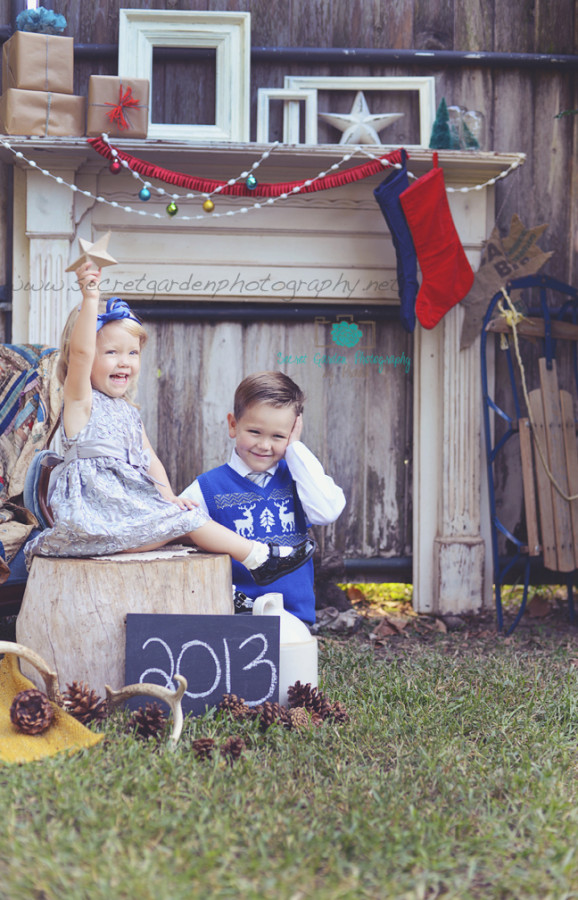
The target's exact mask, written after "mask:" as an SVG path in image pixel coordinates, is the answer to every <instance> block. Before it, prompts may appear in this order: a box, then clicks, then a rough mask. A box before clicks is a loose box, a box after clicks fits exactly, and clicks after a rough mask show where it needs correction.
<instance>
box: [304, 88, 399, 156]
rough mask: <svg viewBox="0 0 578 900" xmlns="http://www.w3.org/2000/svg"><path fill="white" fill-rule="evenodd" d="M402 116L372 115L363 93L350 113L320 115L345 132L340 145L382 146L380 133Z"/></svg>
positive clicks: (356, 99)
mask: <svg viewBox="0 0 578 900" xmlns="http://www.w3.org/2000/svg"><path fill="white" fill-rule="evenodd" d="M402 116H403V113H381V114H377V115H376V114H372V113H370V112H369V107H368V105H367V100H366V99H365V95H364V93H363V91H358V93H357V94H356V96H355V100H354V101H353V106H352V107H351V112H350V113H319V117H320V118H321V119H325V121H326V122H328V123H329V124H330V125H333V127H334V128H339V130H340V131H342V132H343V134H342V135H341V140H340V141H339V143H340V144H381V141H380V140H379V134H378V132H380V131H382V130H383V129H384V128H387V126H388V125H392V124H393V123H394V122H395V121H397V119H401V117H402Z"/></svg>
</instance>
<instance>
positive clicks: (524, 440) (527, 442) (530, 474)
mask: <svg viewBox="0 0 578 900" xmlns="http://www.w3.org/2000/svg"><path fill="white" fill-rule="evenodd" d="M518 427H519V435H520V455H521V457H522V478H523V484H524V509H525V513H526V533H527V539H528V553H529V555H530V556H539V555H540V538H539V532H538V508H537V506H536V484H535V480H534V460H533V457H532V437H531V431H530V420H529V419H520V421H519V422H518Z"/></svg>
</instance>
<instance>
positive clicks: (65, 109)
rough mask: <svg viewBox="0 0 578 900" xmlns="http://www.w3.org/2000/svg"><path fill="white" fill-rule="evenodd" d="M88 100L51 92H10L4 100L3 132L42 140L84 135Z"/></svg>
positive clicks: (0, 106)
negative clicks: (42, 138)
mask: <svg viewBox="0 0 578 900" xmlns="http://www.w3.org/2000/svg"><path fill="white" fill-rule="evenodd" d="M85 108H86V99H85V98H84V97H76V96H74V95H71V94H52V93H49V92H48V91H20V90H18V89H17V88H9V89H8V90H7V91H5V92H4V93H3V94H2V96H1V97H0V131H1V132H2V133H3V134H24V135H27V136H39V137H80V136H81V135H83V134H84V114H85Z"/></svg>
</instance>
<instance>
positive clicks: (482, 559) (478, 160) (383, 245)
mask: <svg viewBox="0 0 578 900" xmlns="http://www.w3.org/2000/svg"><path fill="white" fill-rule="evenodd" d="M5 140H6V141H8V142H9V144H10V146H11V147H12V148H13V149H14V150H15V151H17V152H19V153H21V154H23V157H27V158H28V159H30V160H33V161H34V162H35V163H36V166H33V167H31V166H30V165H29V164H28V163H27V162H26V161H25V159H24V158H22V157H20V158H18V157H16V156H15V154H14V153H13V152H11V151H10V150H9V149H8V148H7V147H4V146H1V145H0V159H1V160H2V161H3V162H8V163H12V164H14V259H13V272H14V296H13V331H14V333H13V339H14V340H15V341H19V342H26V341H29V342H33V343H36V342H39V343H47V344H54V343H55V342H57V341H58V338H59V335H60V332H61V329H62V326H63V323H64V320H65V318H66V315H67V313H68V310H69V309H70V308H71V306H72V303H73V302H74V296H73V294H72V293H71V292H70V287H69V286H68V287H67V285H69V282H68V281H67V276H65V275H64V270H65V268H66V266H67V265H68V264H69V263H70V261H71V260H72V259H75V258H76V257H77V256H78V255H79V246H78V239H79V237H83V238H86V239H92V240H95V239H96V238H97V237H98V236H99V235H101V234H103V233H104V232H106V231H108V230H111V231H113V232H114V237H113V240H112V242H111V251H112V253H113V255H115V256H116V257H117V258H118V259H119V265H118V266H116V267H115V268H114V272H115V277H118V278H119V279H120V285H121V286H120V287H119V288H118V289H115V290H114V293H122V295H123V296H125V297H126V299H128V300H129V302H134V301H135V299H139V297H138V295H136V294H134V293H132V294H131V291H130V290H129V288H128V284H129V282H130V283H131V284H132V283H134V282H133V281H130V280H131V279H135V278H136V277H137V276H138V273H142V272H143V271H146V272H147V273H148V275H149V276H150V277H154V278H155V279H156V281H157V282H160V280H161V279H165V280H166V279H168V277H169V276H170V278H171V288H170V290H173V287H172V286H173V284H175V285H177V287H176V288H175V289H174V292H173V293H172V294H170V293H167V294H166V296H161V295H160V293H159V295H158V296H157V297H156V299H157V300H158V302H159V303H162V302H163V300H174V299H176V300H180V301H186V300H195V299H207V296H208V295H207V292H206V291H205V294H204V295H203V291H202V290H201V289H199V292H198V293H196V294H195V292H194V290H189V289H187V291H184V290H183V292H182V293H179V290H180V288H179V287H178V285H179V279H181V280H183V281H185V276H186V275H187V273H188V272H189V271H190V270H191V269H192V268H194V271H195V277H198V278H200V279H201V281H199V283H201V282H202V279H207V278H209V276H210V277H213V275H214V273H218V277H219V278H223V279H227V278H228V279H230V282H229V283H230V284H232V283H233V280H234V279H235V278H241V279H245V280H246V281H247V282H248V280H249V279H258V278H259V277H261V276H263V275H266V274H267V273H269V275H270V279H272V280H274V279H275V278H279V279H284V280H285V283H287V282H288V279H290V278H295V279H297V278H299V279H300V281H299V284H300V285H301V284H302V283H303V284H306V285H307V284H308V279H310V280H312V281H314V279H316V278H318V279H321V278H329V279H331V278H333V280H334V282H333V283H334V284H335V285H336V287H335V290H333V289H332V290H331V291H329V292H328V293H327V294H325V295H324V296H323V297H321V298H320V297H319V296H317V297H315V293H314V291H313V289H311V288H309V287H307V289H306V288H303V293H302V294H299V295H296V296H295V297H294V298H291V299H295V300H298V301H299V302H305V303H307V302H311V303H312V302H316V303H319V302H320V301H321V302H325V303H327V305H328V309H332V310H333V311H334V310H335V309H336V308H338V307H339V304H340V303H341V304H342V303H343V302H346V299H347V302H348V303H349V304H350V305H351V304H355V303H359V304H365V303H368V302H373V303H387V304H396V303H398V302H399V300H398V297H397V288H396V287H395V279H396V271H395V252H394V248H393V245H392V242H391V238H390V236H389V232H388V230H387V228H386V226H385V223H384V221H383V217H382V215H381V212H380V211H379V208H378V206H377V204H376V203H375V199H374V197H373V195H372V189H373V188H374V187H375V186H376V185H377V184H378V183H379V182H380V181H381V180H382V179H383V178H384V177H385V174H386V170H384V171H380V172H378V173H376V174H375V175H374V176H371V177H370V178H368V179H366V180H364V181H360V182H356V183H354V184H350V185H347V186H343V187H341V188H339V189H338V190H335V191H321V192H315V193H310V194H297V195H295V196H291V197H289V198H288V200H286V201H282V202H280V203H276V204H275V205H274V206H268V207H267V208H266V209H264V208H263V209H260V210H259V211H252V212H250V214H247V215H236V216H231V217H227V216H221V217H219V218H216V217H215V216H212V217H211V216H210V215H207V216H200V217H199V220H197V221H192V220H191V221H190V222H188V221H186V220H185V219H184V218H181V220H180V221H179V217H178V216H176V217H175V218H174V219H170V218H169V217H168V216H166V214H164V208H165V206H166V203H167V198H166V196H165V197H164V198H158V197H152V198H151V200H150V201H148V204H147V205H146V208H147V210H151V209H156V210H158V211H159V212H162V213H163V215H162V216H160V217H159V218H158V219H156V218H150V217H144V216H139V215H134V214H129V213H128V212H126V211H123V206H122V204H123V203H127V202H129V203H132V204H134V203H135V201H136V203H138V202H139V201H137V200H136V195H137V193H138V185H137V184H135V182H134V179H133V178H132V177H131V175H130V173H127V172H124V171H123V172H121V173H120V174H119V175H116V176H115V175H112V174H111V173H110V172H109V171H108V167H109V165H110V163H109V160H107V159H105V158H104V157H102V156H100V155H99V154H97V153H96V151H94V150H93V149H92V148H91V147H90V145H89V144H88V143H87V141H86V138H74V139H69V138H48V139H38V138H24V137H14V136H12V137H6V138H5ZM113 145H114V146H115V147H117V148H118V149H119V150H124V151H126V152H127V153H129V154H131V155H133V156H136V157H138V158H142V159H146V160H148V161H150V162H152V163H154V164H156V165H159V166H163V167H165V168H169V169H172V170H173V171H180V172H184V173H188V174H196V175H199V176H203V177H208V178H214V179H217V180H224V181H225V180H228V179H229V178H232V177H238V176H239V173H240V172H241V171H243V170H245V169H248V168H250V167H251V165H252V164H253V163H254V162H255V161H257V160H258V159H259V157H260V156H261V155H262V154H263V153H264V152H265V151H266V150H270V149H271V147H270V145H261V144H230V143H227V144H217V143H215V144H191V143H182V142H178V141H170V142H169V141H156V140H155V141H153V140H138V141H134V140H128V139H122V140H115V141H114V142H113ZM367 149H370V150H371V152H373V153H376V154H379V155H385V154H386V153H388V152H389V151H391V150H394V149H396V148H395V147H388V146H381V147H371V148H367ZM352 150H353V148H349V147H346V146H344V145H324V146H306V145H301V144H300V145H291V146H287V145H282V146H278V147H276V148H275V149H274V150H272V151H271V155H270V156H269V158H268V159H266V160H265V161H264V162H263V164H262V165H261V167H260V168H259V169H258V170H257V177H258V179H259V180H260V181H263V182H281V181H291V180H301V179H303V180H304V179H306V178H313V177H315V176H316V175H317V174H318V173H319V172H321V171H324V170H327V169H328V168H329V166H331V165H332V164H333V163H335V162H338V161H339V160H341V159H342V157H343V156H344V154H345V153H347V152H350V151H352ZM367 159H368V157H367V156H366V155H365V154H363V153H357V154H356V155H355V156H353V157H352V159H351V160H349V161H348V162H347V163H346V164H345V165H346V166H347V167H352V166H357V165H359V164H361V163H363V162H365V161H367ZM438 159H439V165H440V166H441V167H442V169H443V171H444V177H445V182H446V186H447V187H452V188H453V192H451V193H449V194H448V199H449V204H450V207H451V210H452V215H453V217H454V221H455V224H456V228H457V231H458V234H459V236H460V240H461V242H462V244H463V246H464V249H465V251H466V255H467V257H468V259H469V261H470V263H471V265H472V268H473V269H474V271H475V270H476V269H477V268H478V265H479V261H480V255H481V251H482V247H483V243H484V241H485V240H486V238H487V237H488V235H489V234H490V233H491V231H492V229H493V227H494V196H495V188H494V185H493V184H492V185H488V186H487V187H484V189H480V190H470V191H463V192H462V191H460V188H464V187H474V186H477V185H484V184H485V183H486V182H488V181H491V180H493V179H497V178H498V176H500V174H501V173H503V172H505V171H506V170H507V169H509V167H511V166H512V165H513V164H517V165H520V164H522V163H523V162H524V160H525V156H524V154H519V153H486V152H470V151H439V152H438ZM431 166H432V151H431V150H426V149H423V150H412V151H411V152H410V159H409V163H408V168H409V170H410V172H412V173H413V174H414V175H416V176H420V175H423V174H424V173H425V172H427V171H428V170H429V169H430V168H431ZM41 168H44V169H46V170H48V171H50V172H52V173H53V174H55V175H56V176H58V177H60V178H61V179H62V180H63V181H64V182H66V183H68V184H76V186H77V187H78V190H77V191H76V192H73V191H71V190H69V189H68V188H67V187H66V186H65V185H63V184H59V183H58V182H57V181H56V180H55V179H54V178H47V177H45V176H43V175H42V173H41V171H39V169H41ZM510 177H516V175H515V174H513V175H512V176H510ZM83 191H86V192H89V194H90V195H91V196H89V197H87V196H86V194H83V193H82V192H83ZM167 193H170V186H169V187H168V189H167ZM181 193H182V189H181ZM99 194H100V195H102V196H105V197H106V196H107V195H108V196H113V195H114V196H118V197H119V199H120V197H123V198H125V199H123V200H122V202H121V203H120V204H119V205H118V206H117V207H116V208H114V209H113V208H112V207H111V206H110V205H107V204H103V203H97V202H96V201H95V199H94V197H95V196H97V195H99ZM222 202H223V203H224V202H225V198H222V199H221V198H220V199H219V200H218V205H219V206H220V204H221V203H222ZM188 203H189V204H190V206H189V208H190V209H193V210H195V211H196V212H199V211H201V204H200V202H199V199H198V198H196V199H195V200H193V201H188ZM226 203H227V204H228V205H229V204H230V207H229V206H228V207H227V208H231V209H235V208H238V207H239V206H242V205H243V204H247V198H246V197H244V198H237V197H228V198H227V199H226ZM247 205H249V204H247ZM183 207H184V204H183ZM238 273H239V274H238ZM356 278H357V279H358V283H360V284H361V285H364V284H373V283H374V281H375V283H380V284H381V283H383V285H384V287H383V288H380V291H381V293H375V290H374V291H373V293H372V294H371V295H369V294H368V293H367V291H366V289H365V288H362V287H360V288H359V289H358V290H357V292H356V293H353V292H352V294H350V295H349V296H348V297H347V298H346V297H345V295H344V293H343V290H342V289H341V284H342V283H343V282H342V281H341V282H340V281H339V279H346V280H347V284H349V279H350V280H351V283H353V280H354V279H356ZM172 279H175V281H174V282H173V280H172ZM359 279H361V280H359ZM251 283H255V284H256V283H257V281H251ZM63 284H64V286H65V287H64V288H63V287H62V285H63ZM17 285H22V287H21V288H19V289H17V287H16V286H17ZM29 285H32V286H33V287H32V289H30V290H29V289H28V286H29ZM35 285H36V286H37V287H35ZM59 285H60V287H59ZM337 285H340V287H339V289H338V288H337ZM231 291H232V288H231ZM308 291H309V293H308ZM364 291H365V293H364ZM210 299H211V300H214V301H215V302H218V301H219V300H227V301H229V302H231V301H234V302H244V301H247V300H248V299H249V298H248V296H247V295H246V294H245V295H243V294H242V292H238V291H237V292H236V293H235V292H234V291H233V292H229V293H227V292H225V291H224V292H222V293H221V294H219V295H218V296H213V297H210ZM251 299H252V298H251ZM256 299H259V300H263V301H269V302H279V301H280V299H283V298H280V297H279V295H278V294H277V295H276V294H273V293H271V295H270V296H265V295H263V296H261V295H259V296H258V297H257V298H256ZM490 299H491V298H488V301H489V300H490ZM462 320H463V310H462V308H461V307H460V305H458V306H456V307H454V308H453V309H451V310H450V312H449V313H448V314H447V315H446V316H445V317H444V318H443V319H442V321H441V322H440V323H439V324H438V325H437V326H436V328H434V329H432V330H431V331H427V330H425V329H423V328H421V326H419V325H418V326H417V327H416V330H415V333H414V345H413V355H414V362H413V372H414V427H413V444H414V476H413V509H414V522H413V534H414V546H413V560H414V563H413V579H414V606H415V608H416V609H417V610H418V611H420V612H437V613H443V612H458V613H459V612H471V611H476V610H478V609H480V608H481V607H484V606H489V605H490V604H491V596H492V560H491V540H490V526H489V512H488V503H487V488H486V484H485V477H486V476H485V464H484V457H483V453H484V451H483V446H482V396H481V376H480V348H479V338H478V340H476V341H475V342H474V343H473V345H472V346H471V347H470V348H468V349H467V350H463V351H462V350H460V333H461V325H462Z"/></svg>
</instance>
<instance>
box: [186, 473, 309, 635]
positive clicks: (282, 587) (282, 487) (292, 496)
mask: <svg viewBox="0 0 578 900" xmlns="http://www.w3.org/2000/svg"><path fill="white" fill-rule="evenodd" d="M198 481H199V486H200V488H201V491H202V493H203V497H204V499H205V503H206V504H207V509H208V510H209V515H210V517H211V518H212V519H214V521H215V522H220V524H221V525H225V526H226V527H227V528H230V529H231V531H236V532H237V534H240V535H242V536H243V537H246V538H249V539H250V540H255V541H263V542H265V543H266V542H268V541H271V542H272V543H273V544H282V545H284V546H291V547H292V546H295V545H296V544H300V543H301V542H302V541H304V540H305V538H306V537H307V528H308V527H309V523H308V522H307V520H306V517H305V513H304V511H303V507H302V506H301V501H300V500H299V497H298V495H297V488H296V486H295V482H294V481H293V479H292V477H291V473H290V471H289V467H288V465H287V463H286V462H285V460H284V459H282V460H281V461H280V463H279V465H278V466H277V471H276V472H275V474H274V475H273V477H272V478H270V479H269V483H268V485H267V486H266V487H259V486H258V485H256V484H254V483H253V482H252V481H251V480H250V479H249V478H244V477H243V476H242V475H239V474H238V472H235V470H234V469H232V468H231V466H229V465H224V466H218V467H217V468H216V469H211V471H210V472H205V473H204V474H203V475H199V479H198ZM231 562H232V564H233V583H234V585H235V587H236V588H237V590H239V591H243V593H244V594H246V595H247V597H251V598H253V599H255V597H259V596H260V595H261V594H264V593H268V592H269V591H275V592H278V593H280V594H283V602H284V606H285V609H286V610H288V611H289V612H291V613H293V614H294V615H295V616H298V617H299V618H300V619H303V621H305V622H309V623H313V622H315V595H314V593H313V560H309V561H308V562H306V563H305V565H304V566H301V568H300V569H297V570H296V571H295V572H290V573H289V575H284V576H283V577H282V578H279V579H278V580H277V581H274V582H273V584H270V585H267V587H266V588H263V587H259V585H257V584H255V582H254V581H253V579H252V578H251V575H250V574H249V572H248V570H247V569H246V568H245V566H242V565H241V563H238V562H235V560H234V559H233V560H231Z"/></svg>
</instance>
